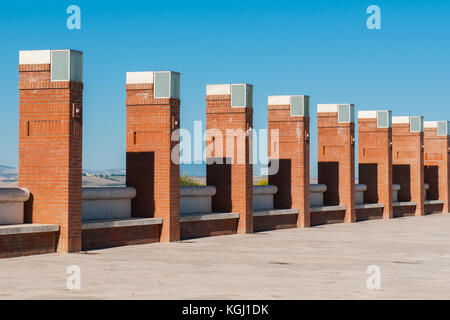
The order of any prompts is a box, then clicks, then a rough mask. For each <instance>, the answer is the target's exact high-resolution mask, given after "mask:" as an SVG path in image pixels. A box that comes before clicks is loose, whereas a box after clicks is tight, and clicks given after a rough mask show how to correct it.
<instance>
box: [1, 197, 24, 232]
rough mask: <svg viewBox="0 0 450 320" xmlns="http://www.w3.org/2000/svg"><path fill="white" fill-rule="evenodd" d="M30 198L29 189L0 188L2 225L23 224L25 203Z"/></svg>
mask: <svg viewBox="0 0 450 320" xmlns="http://www.w3.org/2000/svg"><path fill="white" fill-rule="evenodd" d="M29 198H30V192H29V191H28V190H27V189H19V188H0V225H15V224H23V210H24V202H25V201H27V200H28V199H29Z"/></svg>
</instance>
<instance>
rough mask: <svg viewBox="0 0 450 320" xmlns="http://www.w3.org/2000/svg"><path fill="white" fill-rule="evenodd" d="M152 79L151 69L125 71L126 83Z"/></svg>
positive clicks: (149, 81) (150, 80) (142, 82)
mask: <svg viewBox="0 0 450 320" xmlns="http://www.w3.org/2000/svg"><path fill="white" fill-rule="evenodd" d="M153 81H154V80H153V71H144V72H127V84H145V83H153Z"/></svg>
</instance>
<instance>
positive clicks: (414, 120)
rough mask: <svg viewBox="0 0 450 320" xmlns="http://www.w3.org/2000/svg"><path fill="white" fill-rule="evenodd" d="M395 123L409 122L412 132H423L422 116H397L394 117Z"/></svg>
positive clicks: (393, 121)
mask: <svg viewBox="0 0 450 320" xmlns="http://www.w3.org/2000/svg"><path fill="white" fill-rule="evenodd" d="M392 123H393V124H409V131H410V132H423V127H424V121H423V117H422V116H396V117H392Z"/></svg>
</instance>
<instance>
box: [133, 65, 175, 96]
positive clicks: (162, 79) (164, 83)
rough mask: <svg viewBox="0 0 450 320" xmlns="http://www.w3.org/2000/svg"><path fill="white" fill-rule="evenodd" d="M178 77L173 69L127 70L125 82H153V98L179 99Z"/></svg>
mask: <svg viewBox="0 0 450 320" xmlns="http://www.w3.org/2000/svg"><path fill="white" fill-rule="evenodd" d="M180 77H181V76H180V73H179V72H175V71H143V72H127V74H126V84H153V85H154V90H153V91H154V98H174V99H180V87H181V82H180Z"/></svg>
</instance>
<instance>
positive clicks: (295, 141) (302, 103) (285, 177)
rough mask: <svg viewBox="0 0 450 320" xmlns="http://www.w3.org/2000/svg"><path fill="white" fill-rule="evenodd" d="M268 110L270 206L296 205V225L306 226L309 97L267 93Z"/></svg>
mask: <svg viewBox="0 0 450 320" xmlns="http://www.w3.org/2000/svg"><path fill="white" fill-rule="evenodd" d="M268 112H269V120H268V122H269V127H268V128H269V149H268V150H269V159H270V160H271V162H274V161H278V166H275V168H278V170H276V172H274V174H271V175H269V184H270V185H275V186H277V188H278V192H277V194H276V195H275V197H274V206H275V208H277V209H297V210H298V211H299V215H298V222H297V225H298V226H299V227H309V226H310V224H311V219H310V195H309V185H310V181H309V97H308V96H271V97H269V101H268ZM272 134H275V135H276V137H275V136H272ZM276 140H278V141H276ZM274 143H275V144H278V146H276V145H274ZM272 146H274V148H272Z"/></svg>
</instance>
